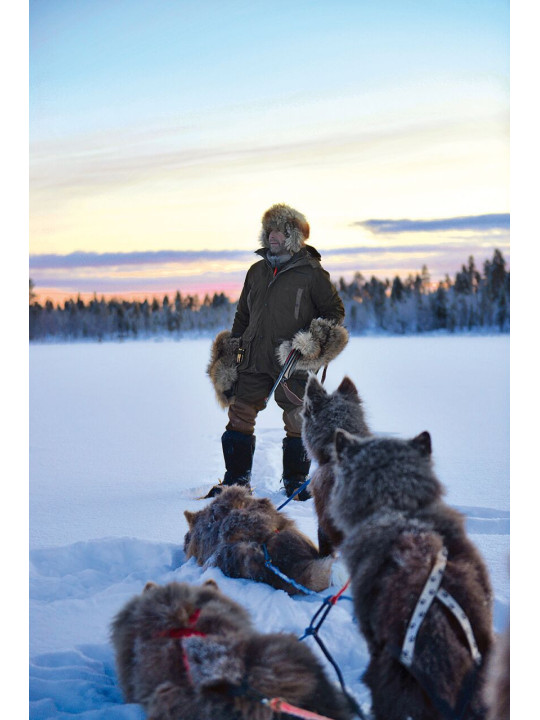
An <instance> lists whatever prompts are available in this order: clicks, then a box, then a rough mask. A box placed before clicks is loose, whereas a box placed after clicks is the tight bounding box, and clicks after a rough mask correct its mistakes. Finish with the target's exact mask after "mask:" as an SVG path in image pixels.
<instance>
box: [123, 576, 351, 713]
mask: <svg viewBox="0 0 540 720" xmlns="http://www.w3.org/2000/svg"><path fill="white" fill-rule="evenodd" d="M111 629H112V640H113V644H114V648H115V651H116V664H117V669H118V676H119V680H120V684H121V687H122V691H123V693H124V697H125V699H126V701H127V702H133V703H141V704H142V705H143V707H144V709H145V711H146V713H147V715H148V718H149V719H150V720H179V718H182V720H214V718H219V719H220V720H270V718H272V717H273V716H274V715H273V711H272V710H271V709H270V707H269V706H268V705H267V704H263V703H262V702H261V701H262V700H263V699H272V698H275V697H279V698H282V699H284V700H286V701H287V702H289V703H291V704H293V705H296V706H299V707H301V708H304V709H306V710H311V711H317V712H318V713H322V714H325V715H327V716H328V717H331V718H335V720H349V718H351V712H350V710H349V709H348V705H347V701H346V698H345V696H344V695H343V694H342V693H341V692H339V691H338V690H336V689H335V688H334V686H333V685H332V684H331V683H330V682H329V680H328V679H327V677H326V675H325V673H324V670H323V669H322V666H321V665H320V663H319V661H318V660H317V659H316V658H315V656H314V655H313V653H312V651H311V650H310V649H309V648H308V647H307V646H306V645H304V644H303V643H301V642H299V641H298V640H297V639H296V638H295V637H294V636H293V635H290V634H286V633H279V634H277V633H276V634H269V635H262V634H260V633H257V632H255V631H254V630H253V628H252V625H251V621H250V618H249V616H248V614H247V612H246V611H245V610H244V609H243V608H242V607H241V606H240V605H238V604H237V603H235V602H234V601H232V600H231V599H229V598H228V597H226V596H225V595H223V594H222V593H221V592H220V591H219V589H218V586H217V585H216V583H215V582H214V581H213V580H209V581H207V582H206V583H205V584H204V585H202V586H200V587H198V586H193V585H188V584H186V583H170V584H169V585H165V586H158V585H155V584H154V583H148V584H147V585H146V587H145V588H144V590H143V592H142V593H141V594H140V595H137V596H136V597H134V598H132V599H131V600H130V601H129V602H128V603H127V604H126V606H125V607H124V608H123V609H122V610H121V611H120V612H119V613H118V615H117V616H116V617H115V619H114V621H113V623H112V628H111ZM285 717H289V716H288V715H287V716H285Z"/></svg>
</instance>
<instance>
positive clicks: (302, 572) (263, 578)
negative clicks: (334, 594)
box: [184, 485, 332, 595]
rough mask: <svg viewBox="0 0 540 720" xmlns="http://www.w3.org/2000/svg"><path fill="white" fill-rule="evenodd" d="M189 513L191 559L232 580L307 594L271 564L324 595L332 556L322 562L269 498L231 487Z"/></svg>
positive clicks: (187, 544) (187, 542)
mask: <svg viewBox="0 0 540 720" xmlns="http://www.w3.org/2000/svg"><path fill="white" fill-rule="evenodd" d="M184 515H185V517H186V520H187V521H188V525H189V530H188V532H187V533H186V535H185V538H184V550H185V553H186V558H187V559H189V558H190V557H194V558H195V559H196V560H197V563H198V564H199V565H203V564H204V563H206V562H207V561H209V560H210V562H212V564H214V565H217V567H219V568H220V569H221V571H222V572H223V573H224V574H225V575H228V576H229V577H233V578H248V579H250V580H256V581H258V582H265V583H268V585H271V586H272V587H274V588H277V589H278V590H285V591H286V592H288V593H289V594H290V595H294V594H296V593H299V592H302V591H301V590H299V589H297V588H296V587H295V586H294V585H293V584H291V583H290V582H288V581H287V580H283V579H282V578H281V577H280V576H279V575H277V574H276V573H275V572H273V571H272V570H271V569H270V568H269V567H267V565H266V562H267V561H270V564H272V565H273V566H274V567H276V568H277V569H278V570H279V571H280V572H281V573H282V574H284V575H286V576H287V577H288V578H290V579H292V580H293V581H295V582H296V583H299V584H300V585H302V586H303V587H305V588H307V589H309V590H313V591H315V592H319V591H321V590H324V589H325V588H327V587H328V586H329V584H330V574H331V570H332V558H320V557H319V553H318V551H317V548H316V547H315V545H314V544H313V543H312V542H311V540H310V539H309V538H308V537H306V536H305V535H304V534H303V533H301V532H300V530H298V528H297V527H296V524H295V523H294V521H293V520H291V519H290V518H288V517H287V516H286V515H284V514H283V513H280V512H278V511H277V510H276V508H275V507H274V505H273V504H272V502H271V501H270V500H269V499H268V498H256V497H253V496H252V495H251V494H250V492H249V490H247V489H246V488H244V487H240V486H236V485H232V486H231V487H224V488H223V490H222V492H221V493H220V494H219V495H218V496H217V497H216V498H215V499H214V500H212V502H210V503H209V504H208V505H207V506H206V507H205V508H204V509H203V510H199V511H198V512H190V511H189V510H186V511H185V512H184ZM265 548H266V555H265Z"/></svg>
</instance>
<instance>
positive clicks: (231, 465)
mask: <svg viewBox="0 0 540 720" xmlns="http://www.w3.org/2000/svg"><path fill="white" fill-rule="evenodd" d="M221 446H222V448H223V458H224V459H225V475H224V477H223V481H222V482H220V483H219V484H218V485H214V487H213V488H211V490H210V492H209V493H208V495H205V497H207V498H209V497H215V496H216V495H218V494H219V493H220V492H221V490H222V489H223V487H224V486H225V485H243V486H244V487H247V488H248V489H251V487H250V484H249V482H250V480H251V466H252V464H253V453H254V452H255V435H246V434H244V433H241V432H238V431H237V430H225V432H224V433H223V435H222V436H221Z"/></svg>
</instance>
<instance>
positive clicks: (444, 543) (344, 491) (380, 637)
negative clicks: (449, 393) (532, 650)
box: [330, 430, 492, 720]
mask: <svg viewBox="0 0 540 720" xmlns="http://www.w3.org/2000/svg"><path fill="white" fill-rule="evenodd" d="M334 456H335V473H336V480H335V483H334V487H333V489H332V493H331V498H330V512H331V516H332V518H333V519H334V522H335V524H336V526H337V527H338V528H339V529H341V531H342V532H343V533H344V540H343V542H342V544H341V546H340V551H341V554H342V557H343V559H344V561H345V563H346V565H347V567H348V570H349V573H350V575H351V590H352V595H353V599H354V606H355V615H356V617H357V619H358V622H359V626H360V629H361V631H362V633H363V635H364V636H365V638H366V641H367V643H368V648H369V651H370V662H369V665H368V668H367V670H366V673H365V676H364V682H365V683H366V684H367V685H368V687H369V688H370V689H371V694H372V703H373V713H374V716H375V718H376V720H405V719H406V718H414V720H443V719H445V718H448V717H452V716H454V717H458V716H459V717H462V718H464V719H465V718H466V719H467V720H472V719H473V718H474V719H475V720H478V719H479V718H484V717H485V712H486V708H485V705H484V702H483V699H482V684H483V681H484V675H485V672H484V667H483V663H482V659H485V657H486V655H487V654H488V652H489V650H490V647H491V644H492V590H491V586H490V581H489V577H488V573H487V569H486V567H485V564H484V562H483V560H482V558H481V556H480V554H479V552H478V551H477V550H476V548H475V546H474V545H473V544H472V543H471V542H470V540H469V539H468V538H467V536H466V533H465V528H464V518H463V516H462V515H461V514H460V513H458V512H457V511H455V510H453V509H452V508H450V507H449V506H448V505H446V504H445V503H444V502H443V500H442V496H443V487H442V485H441V484H440V482H439V480H438V479H437V477H436V476H435V473H434V470H433V467H432V460H431V438H430V435H429V433H427V432H423V433H421V434H420V435H418V436H417V437H415V438H413V439H412V440H401V439H395V438H365V439H362V438H358V437H355V436H353V435H351V434H349V433H347V432H346V431H343V430H338V431H337V432H336V437H335V451H334ZM445 557H446V567H445V568H444V564H445ZM442 568H444V571H442ZM430 583H434V584H433V585H430ZM438 583H440V588H439V590H440V592H436V593H434V591H433V589H432V588H434V587H435V588H436V587H437V584H438ZM431 593H433V594H431ZM441 598H446V599H447V602H448V603H451V602H453V603H454V604H455V603H456V602H457V603H458V604H459V606H460V607H461V609H462V610H463V611H464V614H465V615H466V618H468V622H469V624H470V628H469V629H470V630H472V633H471V635H472V641H471V640H470V639H469V636H468V635H467V633H466V630H465V627H466V624H465V621H462V620H460V621H458V620H457V619H456V616H455V615H454V614H453V613H452V612H451V611H450V610H449V608H448V606H447V604H444V603H443V601H442V599H441ZM448 598H449V599H448ZM422 599H423V600H424V602H423V603H422V602H419V601H421V600H422ZM424 607H427V608H428V610H427V611H426V610H425V609H424ZM415 608H417V610H416V612H415ZM413 614H414V619H412V618H413ZM475 646H476V650H475ZM473 658H474V659H473ZM462 710H463V714H462V715H460V714H459V713H460V712H461V711H462ZM456 712H457V715H456V714H455V713H456ZM452 713H454V714H453V715H452Z"/></svg>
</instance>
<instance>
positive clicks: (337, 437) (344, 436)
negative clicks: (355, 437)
mask: <svg viewBox="0 0 540 720" xmlns="http://www.w3.org/2000/svg"><path fill="white" fill-rule="evenodd" d="M351 437H352V436H351V435H349V433H348V432H346V431H345V430H341V429H339V428H338V429H337V430H336V432H335V433H334V446H335V448H336V456H337V459H338V460H341V459H342V457H343V453H344V452H345V450H346V449H347V448H348V447H349V445H350V444H351Z"/></svg>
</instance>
